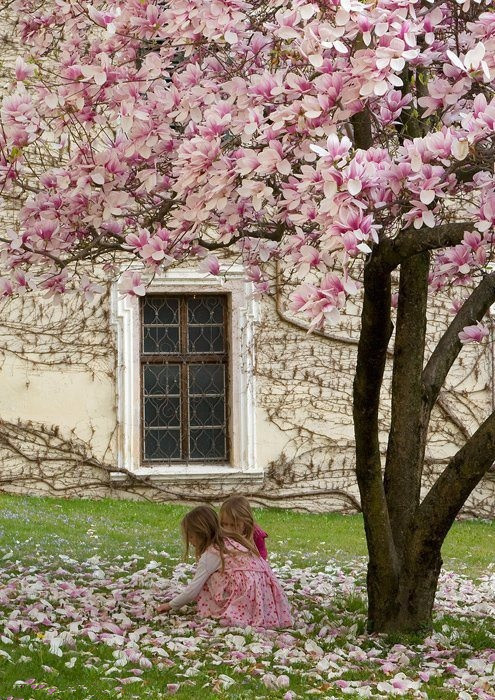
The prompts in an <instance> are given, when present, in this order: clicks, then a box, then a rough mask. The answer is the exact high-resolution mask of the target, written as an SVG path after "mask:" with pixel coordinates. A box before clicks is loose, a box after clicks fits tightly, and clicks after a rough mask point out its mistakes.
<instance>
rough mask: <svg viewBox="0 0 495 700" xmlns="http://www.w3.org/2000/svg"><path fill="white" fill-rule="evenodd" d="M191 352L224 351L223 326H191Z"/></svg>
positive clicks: (189, 329) (189, 347)
mask: <svg viewBox="0 0 495 700" xmlns="http://www.w3.org/2000/svg"><path fill="white" fill-rule="evenodd" d="M188 335H189V343H188V349H189V352H223V326H189V328H188Z"/></svg>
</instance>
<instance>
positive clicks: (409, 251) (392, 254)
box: [373, 221, 473, 270]
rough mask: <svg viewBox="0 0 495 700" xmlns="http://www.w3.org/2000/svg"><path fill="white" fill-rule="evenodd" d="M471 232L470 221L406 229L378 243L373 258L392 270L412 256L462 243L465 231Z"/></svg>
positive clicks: (471, 224)
mask: <svg viewBox="0 0 495 700" xmlns="http://www.w3.org/2000/svg"><path fill="white" fill-rule="evenodd" d="M472 230H473V223H472V222H470V221H461V222H456V223H451V224H443V225H441V226H436V227H435V228H427V227H425V226H423V228H420V229H415V228H408V229H405V230H404V231H402V232H401V233H399V234H398V235H397V236H396V237H395V238H389V239H385V240H383V241H382V242H381V243H379V244H378V245H377V246H376V248H375V250H374V251H373V257H374V259H375V261H376V262H377V263H380V264H381V265H383V266H384V267H385V268H387V269H389V270H394V269H395V268H396V267H398V266H399V265H400V264H401V263H402V262H403V261H404V260H407V258H410V257H412V256H413V255H418V254H419V253H423V252H426V251H428V250H437V249H439V248H447V247H449V246H454V245H458V244H459V243H461V242H462V239H463V237H464V233H465V231H472Z"/></svg>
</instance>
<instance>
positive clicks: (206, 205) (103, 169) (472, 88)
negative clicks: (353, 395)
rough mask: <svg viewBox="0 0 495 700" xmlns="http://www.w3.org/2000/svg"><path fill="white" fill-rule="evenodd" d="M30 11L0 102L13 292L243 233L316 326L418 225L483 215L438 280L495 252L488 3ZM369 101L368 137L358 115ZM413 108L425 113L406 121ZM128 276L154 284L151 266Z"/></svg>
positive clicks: (440, 257)
mask: <svg viewBox="0 0 495 700" xmlns="http://www.w3.org/2000/svg"><path fill="white" fill-rule="evenodd" d="M464 5H466V3H464ZM467 5H469V2H468V3H467ZM14 8H15V11H16V12H17V14H18V16H19V17H20V18H21V20H20V35H21V39H22V42H23V44H24V46H25V49H24V53H23V55H22V56H19V57H18V59H17V61H16V63H15V66H14V67H13V72H12V82H11V88H10V91H9V92H8V94H6V95H5V96H4V97H3V99H2V102H1V106H0V193H1V196H3V197H4V198H5V199H6V200H9V199H12V200H14V201H15V202H18V203H20V205H21V207H20V212H19V217H18V224H17V226H16V228H15V231H12V232H8V233H7V235H2V236H1V240H0V274H1V278H0V291H1V293H2V294H15V293H18V292H22V291H23V290H24V289H26V288H28V287H29V288H41V289H44V290H46V293H47V295H48V296H52V297H54V298H57V297H58V296H59V295H60V294H62V293H64V292H65V291H66V290H67V289H68V288H71V287H73V286H74V285H75V286H76V287H78V288H79V289H81V291H82V292H83V293H85V294H87V295H89V296H91V295H92V294H93V293H95V292H96V291H97V290H96V287H95V286H91V282H89V283H88V281H87V280H85V281H84V283H81V280H80V278H79V276H78V269H79V268H78V262H79V261H80V260H82V259H91V260H92V261H100V262H108V261H115V260H121V259H122V256H123V257H124V258H125V259H127V261H128V260H129V258H130V259H132V258H136V259H137V260H138V261H139V262H140V263H141V264H142V270H143V271H145V272H151V273H152V272H155V271H156V270H157V269H163V268H165V267H168V266H170V265H173V264H176V263H180V262H181V261H183V260H185V259H187V258H193V259H194V258H195V259H197V260H198V261H202V262H201V263H200V264H201V266H202V269H204V270H205V272H207V273H212V274H218V272H219V266H218V260H217V258H216V257H215V255H209V251H211V250H213V252H214V250H215V248H225V247H230V248H231V250H232V251H233V252H234V254H236V255H238V256H239V257H240V258H241V259H242V260H243V262H244V264H245V267H246V273H247V276H248V279H250V280H251V281H252V282H253V284H254V285H255V287H256V289H257V291H258V292H266V291H269V289H270V284H269V267H270V264H271V262H272V261H275V260H276V261H278V263H279V264H282V265H284V266H285V267H287V268H290V269H291V270H292V271H293V273H294V275H295V277H296V279H299V280H300V283H301V287H300V289H298V290H297V291H296V293H295V295H294V310H296V311H297V312H300V313H303V314H305V315H306V316H307V317H308V318H309V320H310V323H311V325H312V327H316V326H320V325H322V324H323V323H324V322H325V321H332V320H335V319H336V318H337V316H338V313H337V312H338V310H339V309H343V308H344V307H345V305H346V303H347V300H348V299H349V298H350V297H353V296H354V295H355V294H356V293H358V289H359V284H356V283H353V284H350V283H349V280H350V279H351V278H352V277H353V275H354V277H356V274H357V273H356V274H354V271H355V270H359V267H360V266H359V265H358V264H356V261H359V260H360V259H361V260H362V259H366V258H368V257H369V256H370V255H373V252H374V251H375V250H376V249H377V247H378V246H379V245H380V243H381V242H382V241H384V240H386V239H387V238H389V239H390V238H395V237H397V236H400V235H401V232H402V231H404V230H405V229H414V230H417V235H418V237H420V236H421V235H422V234H423V233H424V232H425V231H428V230H431V229H434V228H435V227H437V226H440V225H442V224H445V223H448V222H451V221H452V220H453V219H454V220H455V219H456V218H457V219H460V220H461V221H464V222H465V223H466V231H465V236H464V239H463V241H462V242H460V243H459V244H458V245H455V246H454V247H452V248H446V249H443V250H440V251H438V253H437V254H435V255H434V256H433V264H432V274H431V283H432V284H431V289H432V292H435V291H438V290H439V289H442V288H443V287H445V286H446V285H450V284H462V285H466V284H468V283H470V282H471V281H472V280H473V279H474V278H476V276H477V275H479V274H481V273H482V271H483V270H484V269H486V266H487V265H489V263H490V262H491V261H492V260H493V241H492V232H493V226H494V224H495V176H494V170H493V153H492V150H493V139H494V138H495V97H493V90H494V88H495V30H494V20H493V13H492V12H491V11H483V8H481V7H479V8H478V9H477V11H476V12H474V13H473V12H470V13H467V12H465V10H466V9H467V8H464V9H463V10H462V11H461V14H460V15H459V10H458V4H456V3H442V4H438V3H434V4H433V5H431V4H430V3H424V2H421V1H420V0H378V1H377V2H374V3H369V4H363V3H361V2H358V0H345V2H337V1H336V0H330V1H329V2H325V3H323V2H306V0H291V2H275V1H274V0H268V1H267V0H264V1H263V2H261V0H229V1H227V0H214V1H213V2H212V1H211V0H208V1H206V0H176V1H174V2H173V3H160V2H158V0H112V1H106V0H105V1H104V0H94V1H89V0H47V2H44V3H42V4H40V3H37V2H36V1H35V0H16V3H15V4H14ZM478 10H479V11H478ZM408 72H409V73H410V74H411V75H412V74H414V80H413V81H409V82H407V81H406V82H404V81H405V79H406V78H405V76H406V75H407V73H408ZM370 113H371V114H372V117H373V118H372V120H371V125H372V131H371V134H370V141H369V144H368V145H367V146H366V147H365V148H360V147H359V143H357V142H356V132H355V123H356V122H355V118H356V117H359V115H362V114H370ZM411 119H412V120H413V121H414V120H417V121H422V122H425V120H429V121H428V122H427V123H428V124H429V128H428V130H427V131H426V132H422V133H423V135H418V136H414V134H413V133H410V132H409V131H407V130H404V129H403V125H404V123H405V121H406V120H409V122H411ZM353 120H354V121H353ZM112 269H114V268H112ZM335 275H338V276H340V279H341V283H340V284H336V283H335V282H334V281H332V282H329V280H334V277H335ZM88 284H89V286H88ZM124 289H125V290H126V291H128V292H129V293H135V294H141V293H144V290H145V284H144V282H142V278H141V275H140V273H139V272H137V271H133V272H132V273H130V274H128V275H127V276H126V278H125V280H124Z"/></svg>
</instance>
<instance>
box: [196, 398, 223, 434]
mask: <svg viewBox="0 0 495 700" xmlns="http://www.w3.org/2000/svg"><path fill="white" fill-rule="evenodd" d="M189 423H190V425H209V426H219V427H221V426H223V425H224V424H225V401H224V397H223V396H218V397H215V396H191V397H190V398H189Z"/></svg>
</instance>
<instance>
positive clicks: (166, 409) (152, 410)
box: [144, 396, 180, 428]
mask: <svg viewBox="0 0 495 700" xmlns="http://www.w3.org/2000/svg"><path fill="white" fill-rule="evenodd" d="M144 425H145V427H146V428H149V427H153V426H156V427H162V426H163V427H177V428H179V427H180V399H179V397H178V396H177V397H176V398H165V397H158V398H155V397H154V396H146V397H145V399H144Z"/></svg>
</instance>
